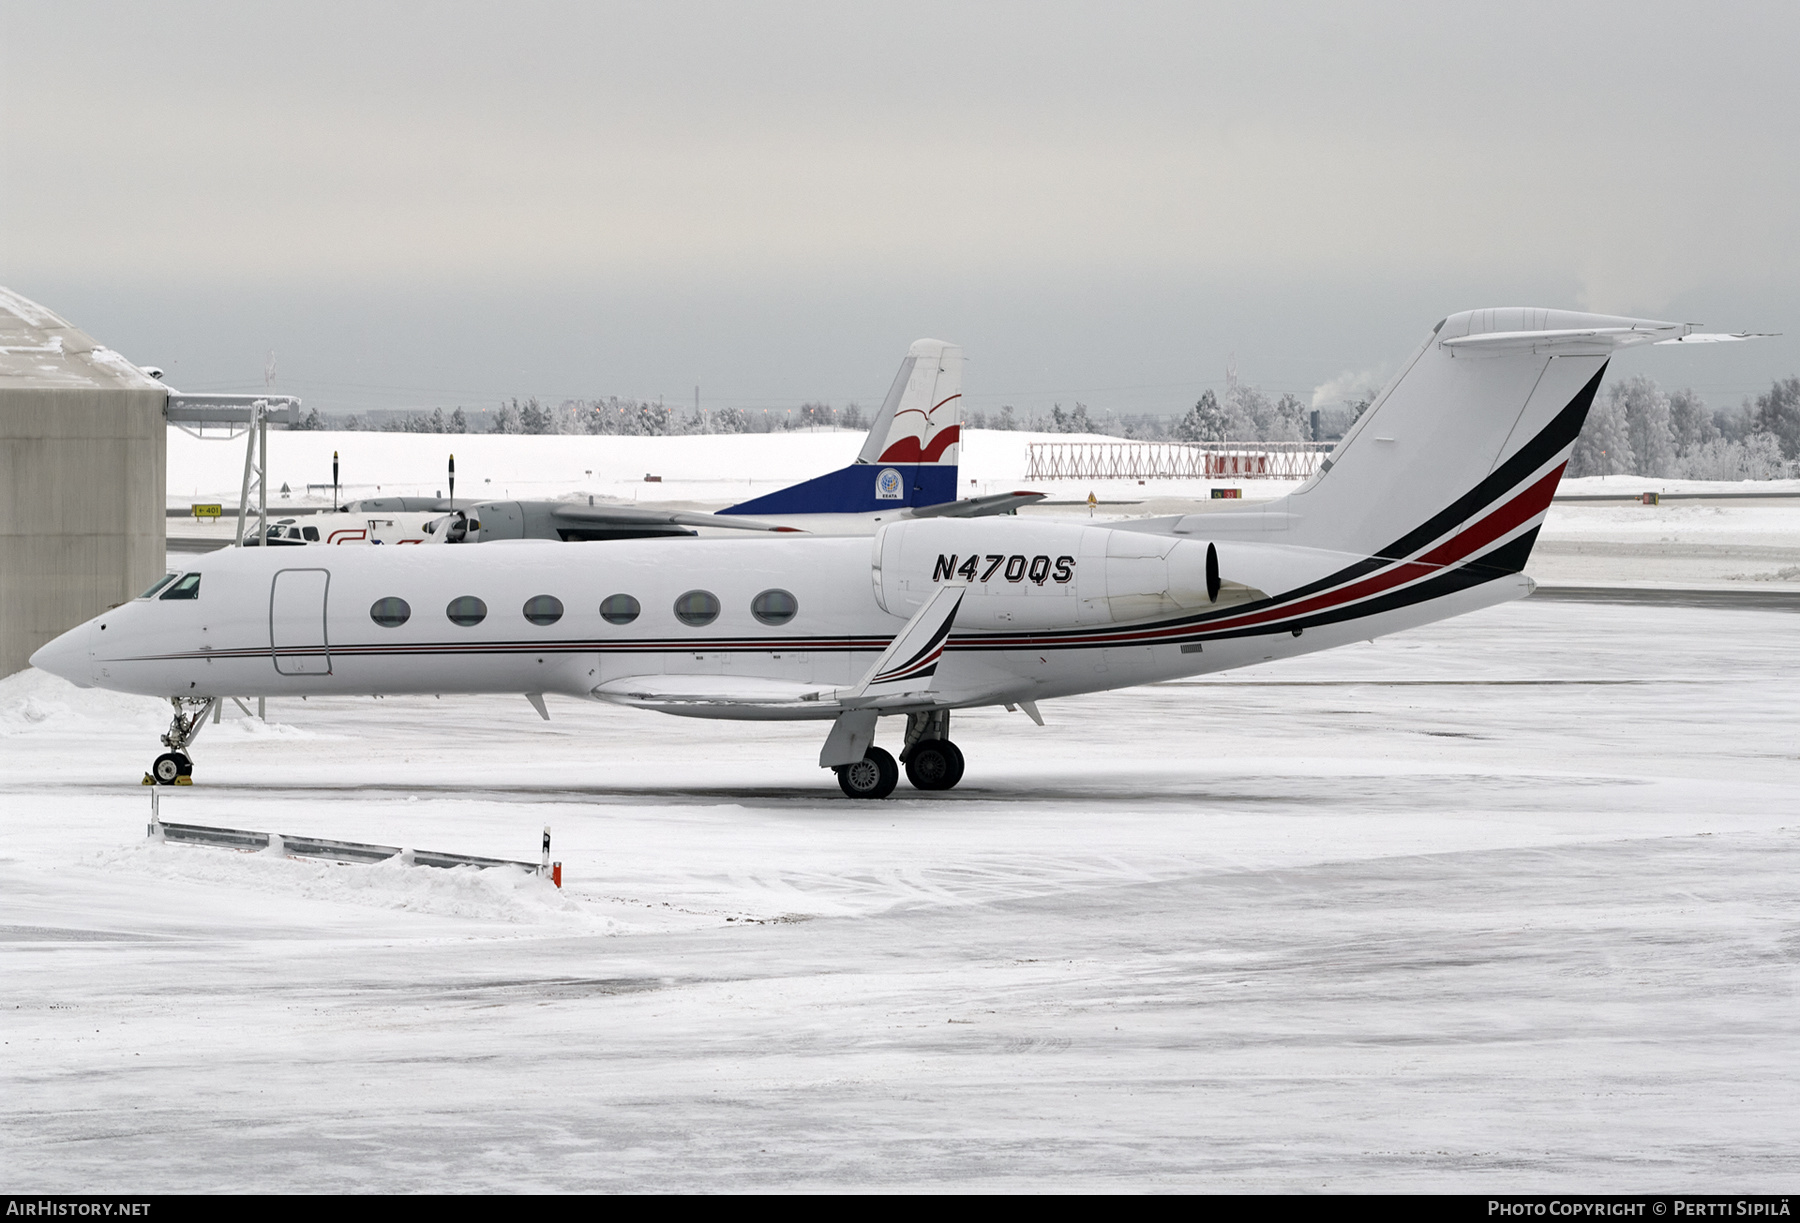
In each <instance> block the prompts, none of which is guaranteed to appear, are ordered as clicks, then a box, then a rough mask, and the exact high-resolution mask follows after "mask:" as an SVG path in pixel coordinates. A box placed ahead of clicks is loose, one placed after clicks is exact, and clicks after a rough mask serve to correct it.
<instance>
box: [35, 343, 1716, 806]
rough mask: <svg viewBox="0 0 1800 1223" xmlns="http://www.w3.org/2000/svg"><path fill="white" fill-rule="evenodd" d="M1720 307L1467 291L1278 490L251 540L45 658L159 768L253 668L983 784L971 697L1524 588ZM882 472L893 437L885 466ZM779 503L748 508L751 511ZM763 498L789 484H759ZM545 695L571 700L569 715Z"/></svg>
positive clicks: (1009, 695)
mask: <svg viewBox="0 0 1800 1223" xmlns="http://www.w3.org/2000/svg"><path fill="white" fill-rule="evenodd" d="M1690 331H1691V327H1689V326H1683V325H1680V324H1672V323H1659V322H1651V321H1645V320H1640V319H1629V318H1613V317H1608V316H1602V315H1593V314H1578V313H1573V312H1568V311H1559V310H1538V309H1522V308H1506V309H1493V310H1476V311H1471V312H1467V313H1463V314H1457V315H1453V316H1452V317H1450V318H1447V319H1445V320H1444V321H1443V322H1441V323H1439V324H1438V325H1437V326H1436V327H1435V328H1433V329H1432V332H1431V335H1430V336H1428V337H1427V338H1426V340H1425V342H1424V344H1422V345H1421V346H1420V347H1419V349H1418V350H1417V351H1416V352H1415V353H1414V354H1413V355H1412V357H1411V358H1410V359H1409V360H1408V361H1407V362H1406V364H1405V366H1404V367H1403V368H1402V370H1401V372H1400V374H1399V376H1398V377H1396V378H1395V379H1394V381H1393V382H1392V383H1390V384H1389V386H1388V387H1387V388H1386V389H1385V390H1384V391H1383V392H1382V393H1381V395H1380V396H1379V397H1378V398H1377V399H1376V401H1375V402H1374V404H1373V405H1371V407H1370V408H1369V409H1368V411H1366V412H1365V413H1364V414H1363V416H1362V418H1361V419H1360V420H1359V421H1358V422H1357V423H1356V425H1355V427H1354V428H1353V429H1352V430H1351V431H1350V433H1349V435H1348V436H1346V437H1345V438H1344V440H1343V442H1342V443H1341V444H1340V445H1339V446H1338V447H1337V450H1336V451H1335V452H1334V453H1333V454H1332V455H1331V457H1330V459H1329V460H1328V461H1326V462H1325V463H1324V464H1323V465H1322V466H1321V468H1320V471H1319V472H1318V474H1317V475H1315V476H1314V477H1313V478H1312V479H1310V480H1308V481H1307V482H1306V484H1304V485H1303V486H1301V487H1300V488H1299V489H1298V490H1296V491H1295V492H1293V493H1291V494H1289V495H1288V496H1286V497H1284V498H1282V499H1280V500H1278V501H1275V502H1271V503H1268V504H1265V505H1260V506H1255V507H1248V506H1246V507H1243V508H1242V509H1225V510H1223V511H1220V512H1210V513H1201V514H1191V515H1186V516H1181V517H1174V518H1162V519H1139V520H1134V521H1131V522H1127V523H1122V524H1117V525H1110V526H1099V525H1090V524H1087V523H1083V522H1079V521H1065V522H1058V521H1054V520H1020V519H1017V518H1011V517H997V518H976V519H972V520H971V519H957V518H924V519H917V518H906V519H902V520H900V521H897V522H890V523H887V524H884V525H883V526H881V527H880V529H879V530H878V531H877V532H876V534H875V536H874V538H873V540H871V539H869V538H866V537H864V538H855V537H821V536H817V535H806V534H787V535H760V536H748V537H744V538H737V539H683V540H667V539H641V540H632V541H623V542H611V543H604V544H595V543H586V544H553V543H547V542H537V541H530V540H524V541H519V542H516V543H511V544H506V543H502V544H500V545H497V546H489V547H481V548H404V549H392V550H385V551H384V550H377V549H360V548H357V549H351V548H345V549H333V550H331V551H329V552H320V551H313V552H300V551H298V550H280V549H260V548H259V549H255V550H245V549H232V550H229V551H225V552H218V553H213V554H210V555H208V556H206V557H205V558H203V559H201V560H198V561H196V562H194V564H193V567H192V568H191V569H189V570H188V571H186V572H184V573H180V574H175V575H171V576H169V577H167V578H165V579H164V580H162V581H160V582H158V583H157V584H156V585H155V586H153V587H152V588H151V589H150V590H147V591H145V592H144V594H143V596H142V597H140V598H138V599H136V600H134V601H133V602H130V603H126V604H124V605H122V606H119V607H116V608H114V609H112V610H111V611H108V612H106V613H105V614H104V615H101V616H98V617H96V618H95V619H93V620H91V621H89V622H88V623H86V624H83V625H81V626H80V627H78V628H74V629H71V630H70V631H69V632H67V633H64V634H63V635H62V636H60V637H58V638H57V639H56V640H55V641H52V642H51V643H49V644H48V645H46V646H44V647H43V648H42V649H41V650H39V651H38V652H37V653H36V654H35V655H33V656H32V662H33V663H34V664H35V665H36V666H38V667H41V668H43V669H44V670H46V671H50V672H53V673H55V674H57V675H60V676H63V677H65V678H67V679H69V680H72V681H73V682H75V683H77V684H81V685H95V686H98V687H102V688H108V689H113V690H117V691H123V692H134V693H142V694H146V695H155V696H161V697H165V698H168V699H169V700H170V701H171V702H172V703H173V705H174V715H175V716H174V722H173V725H172V726H171V728H170V731H169V733H168V734H167V735H165V736H164V737H163V743H164V745H165V746H166V747H167V748H168V751H167V752H165V753H164V754H163V755H161V756H159V757H158V758H157V759H156V761H155V763H154V765H153V767H152V770H151V774H152V776H153V778H154V780H156V781H158V782H163V783H178V782H182V781H187V780H189V774H190V773H191V770H192V764H191V760H190V757H189V754H188V750H189V747H190V745H191V744H192V742H193V740H194V737H195V736H196V735H197V734H198V732H199V730H200V729H201V728H202V727H203V726H204V725H205V720H206V716H207V714H208V712H210V709H211V707H212V704H213V702H216V701H218V700H220V699H221V698H224V697H226V696H273V697H287V696H302V695H323V694H376V695H380V694H390V693H421V694H423V693H444V692H459V693H503V692H504V693H523V694H525V695H526V696H527V697H528V698H529V699H530V700H531V701H532V703H533V704H534V705H535V706H537V707H538V710H539V712H540V713H544V706H543V694H545V693H560V694H563V695H566V696H571V697H586V698H593V699H598V700H603V701H612V702H616V703H618V704H621V705H633V706H638V707H641V708H644V709H652V710H657V711H660V712H663V713H671V714H680V715H683V716H687V717H703V718H737V719H816V720H818V721H822V722H829V723H830V729H829V733H827V734H826V736H825V743H824V747H823V749H822V750H821V752H820V755H819V763H820V765H821V766H823V767H826V768H831V769H834V770H836V772H837V777H838V782H839V785H840V786H841V787H842V788H843V791H844V793H846V794H848V795H851V796H852V797H857V798H881V797H884V796H886V795H887V794H889V793H890V792H892V790H893V789H894V787H895V785H896V783H897V781H898V776H899V769H898V766H897V765H896V763H895V761H894V758H893V757H892V756H891V755H889V754H888V753H887V752H886V751H884V750H882V749H881V748H880V747H877V746H876V745H875V736H876V726H877V722H878V719H879V718H881V717H883V716H889V715H891V716H894V717H904V718H905V720H906V730H905V737H904V742H903V750H902V752H901V754H900V759H901V761H902V762H904V764H905V767H906V772H907V776H908V779H909V780H910V781H911V783H912V784H913V786H915V787H917V788H919V789H923V790H941V789H948V788H950V787H951V786H954V785H955V784H956V783H957V782H958V780H959V779H960V778H961V776H962V772H963V758H962V753H961V752H960V751H959V750H958V749H957V748H956V746H955V744H954V743H953V742H952V741H951V738H950V715H951V712H952V711H953V710H956V709H967V708H971V707H976V706H990V705H1005V706H1008V707H1013V706H1017V707H1021V708H1023V709H1024V710H1025V711H1026V712H1027V713H1028V714H1030V715H1031V716H1032V717H1033V718H1034V719H1035V718H1036V717H1037V703H1038V702H1041V701H1044V700H1048V699H1051V698H1054V697H1059V696H1069V695H1072V694H1075V693H1081V692H1093V691H1097V690H1102V689H1110V688H1121V687H1127V686H1130V685H1134V684H1143V683H1149V682H1152V681H1157V680H1165V679H1172V678H1176V677H1180V676H1190V675H1197V674H1203V673H1208V672H1215V671H1224V670H1228V669H1230V668H1233V667H1242V666H1247V665H1250V664H1252V663H1259V662H1266V661H1269V660H1271V659H1276V658H1287V657H1291V656H1293V655H1297V654H1305V653H1310V652H1312V651H1315V650H1322V649H1328V648H1330V647H1332V646H1337V645H1343V644H1346V643H1348V642H1352V641H1365V640H1369V639H1371V638H1373V637H1376V636H1379V635H1381V634H1385V633H1392V632H1396V631H1399V630H1402V629H1408V628H1412V627H1414V626H1417V625H1421V624H1425V623H1428V622H1431V621H1434V620H1440V619H1443V618H1445V617H1449V616H1454V615H1459V614H1461V613H1463V612H1468V611H1474V610H1476V609H1478V608H1482V607H1488V606H1491V605H1494V604H1497V603H1502V602H1505V601H1507V600H1511V599H1518V598H1522V597H1524V596H1525V595H1527V594H1529V593H1530V592H1531V590H1532V588H1533V584H1532V582H1531V580H1530V579H1529V578H1527V577H1525V576H1524V574H1523V573H1522V570H1523V569H1524V567H1525V562H1526V559H1527V557H1528V556H1529V555H1530V552H1531V547H1532V543H1533V541H1534V540H1535V539H1536V537H1537V532H1538V528H1539V526H1540V524H1541V523H1542V522H1543V517H1544V513H1545V511H1546V510H1547V509H1548V507H1549V505H1550V498H1551V495H1552V494H1553V493H1554V492H1555V490H1556V485H1557V481H1558V479H1559V478H1560V477H1561V475H1562V472H1563V467H1564V465H1565V464H1566V462H1567V460H1568V455H1569V450H1570V447H1571V446H1572V445H1573V444H1574V441H1575V437H1576V434H1577V433H1579V432H1580V430H1581V425H1582V421H1583V420H1584V419H1585V418H1586V416H1587V413H1588V408H1589V406H1590V405H1591V404H1592V402H1593V399H1594V394H1595V392H1596V391H1597V390H1598V388H1599V386H1600V380H1601V377H1602V374H1603V373H1604V371H1605V368H1606V363H1607V360H1608V358H1609V357H1610V355H1611V354H1612V352H1613V351H1614V350H1615V349H1617V348H1620V347H1623V346H1625V345H1631V344H1640V343H1651V342H1658V341H1662V342H1668V341H1676V340H1682V339H1686V340H1696V339H1700V338H1702V337H1699V336H1694V335H1691V334H1689V333H1690ZM862 467H863V468H864V471H865V473H866V474H867V475H868V476H869V478H870V480H871V482H872V483H873V481H874V479H875V476H876V472H875V471H870V470H868V469H869V468H871V467H876V465H875V464H863V465H862ZM755 506H756V503H754V502H752V503H749V504H747V505H746V506H741V507H737V508H740V509H745V510H750V509H752V508H753V507H755ZM757 512H759V513H766V512H768V511H767V510H764V509H758V510H757ZM545 716H548V715H547V714H545Z"/></svg>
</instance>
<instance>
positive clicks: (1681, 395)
mask: <svg viewBox="0 0 1800 1223" xmlns="http://www.w3.org/2000/svg"><path fill="white" fill-rule="evenodd" d="M1669 433H1670V436H1671V438H1672V439H1673V441H1674V443H1675V457H1676V458H1677V459H1682V458H1686V457H1687V456H1688V455H1690V454H1693V453H1694V452H1695V451H1696V450H1698V449H1700V447H1702V446H1704V445H1706V443H1708V442H1710V441H1712V440H1713V439H1714V438H1716V437H1718V436H1719V426H1718V424H1717V423H1715V422H1714V420H1713V414H1712V411H1711V410H1710V409H1708V408H1707V406H1706V401H1705V400H1703V399H1701V398H1700V396H1699V395H1697V394H1695V393H1694V392H1693V391H1692V390H1691V389H1688V388H1686V387H1684V388H1682V389H1681V390H1679V391H1675V392H1673V393H1671V394H1670V396H1669Z"/></svg>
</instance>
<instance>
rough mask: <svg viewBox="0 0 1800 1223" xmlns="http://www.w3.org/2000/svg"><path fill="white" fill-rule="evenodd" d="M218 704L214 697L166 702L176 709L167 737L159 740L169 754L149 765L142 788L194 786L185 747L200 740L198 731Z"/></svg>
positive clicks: (182, 697)
mask: <svg viewBox="0 0 1800 1223" xmlns="http://www.w3.org/2000/svg"><path fill="white" fill-rule="evenodd" d="M218 703H219V698H218V697H216V696H205V697H190V696H174V697H170V698H169V704H171V705H173V706H174V707H175V716H174V718H173V719H171V720H170V722H169V733H168V734H166V735H164V736H163V737H162V744H163V746H164V747H166V748H168V749H169V750H168V751H166V752H164V753H163V754H162V755H160V756H158V757H157V758H156V760H155V762H154V763H153V764H151V766H150V771H149V772H148V773H145V774H144V781H143V784H144V785H146V786H191V785H193V784H194V762H193V761H192V760H191V759H189V758H188V754H187V749H188V745H189V744H191V743H192V742H193V741H194V740H195V739H198V738H199V737H200V731H201V728H203V727H204V726H205V725H206V719H207V718H208V717H210V716H212V711H213V709H214V708H215V707H217V705H218ZM190 711H191V712H190Z"/></svg>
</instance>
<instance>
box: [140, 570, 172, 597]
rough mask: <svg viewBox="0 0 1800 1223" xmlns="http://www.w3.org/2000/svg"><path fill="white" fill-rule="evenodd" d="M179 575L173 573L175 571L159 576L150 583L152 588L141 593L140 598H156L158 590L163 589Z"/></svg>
mask: <svg viewBox="0 0 1800 1223" xmlns="http://www.w3.org/2000/svg"><path fill="white" fill-rule="evenodd" d="M177 576H178V575H176V574H173V573H165V574H163V575H162V576H161V577H159V578H157V579H156V581H154V582H152V583H151V584H150V589H149V590H146V591H145V592H144V593H143V594H141V595H139V596H138V598H140V599H152V598H155V597H156V592H157V591H159V590H161V589H162V588H163V587H164V586H167V585H168V584H169V583H170V582H173V581H174V580H175V578H176V577H177Z"/></svg>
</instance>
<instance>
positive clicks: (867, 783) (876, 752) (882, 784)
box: [836, 747, 900, 798]
mask: <svg viewBox="0 0 1800 1223" xmlns="http://www.w3.org/2000/svg"><path fill="white" fill-rule="evenodd" d="M836 772H837V779H838V789H840V790H842V791H843V792H844V793H845V794H846V795H848V796H849V797H851V798H886V797H887V796H888V795H890V794H892V793H893V792H894V787H895V786H897V785H899V784H900V766H899V765H898V764H895V763H894V758H893V757H892V756H890V755H888V754H887V752H885V751H883V750H882V749H881V748H878V747H872V748H870V749H869V750H868V751H866V752H864V753H863V758H862V759H861V760H858V761H857V762H856V763H855V764H843V765H839V766H838V767H837V770H836Z"/></svg>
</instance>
